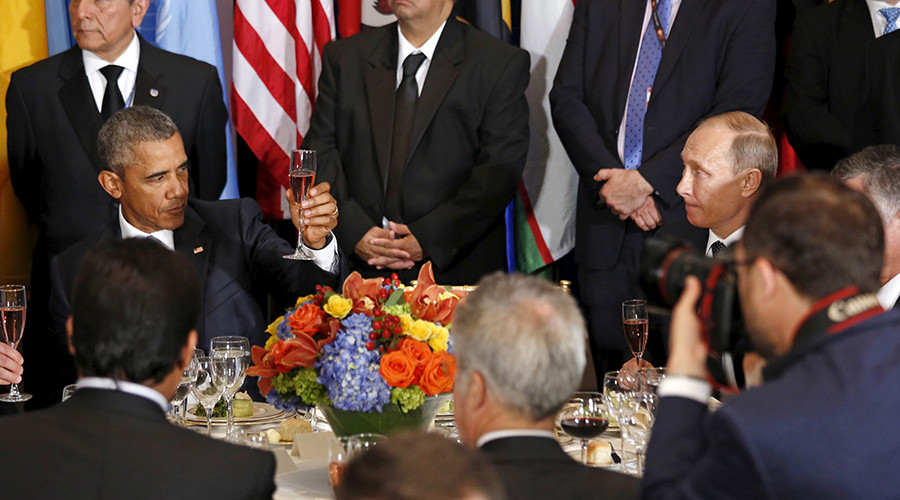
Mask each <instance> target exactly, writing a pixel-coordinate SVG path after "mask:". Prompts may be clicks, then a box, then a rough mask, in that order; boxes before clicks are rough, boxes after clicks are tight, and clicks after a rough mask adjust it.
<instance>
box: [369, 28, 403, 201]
mask: <svg viewBox="0 0 900 500" xmlns="http://www.w3.org/2000/svg"><path fill="white" fill-rule="evenodd" d="M382 29H384V30H385V31H384V33H385V36H384V37H383V38H382V40H381V43H379V44H378V45H377V46H376V47H375V50H374V51H372V54H371V55H370V56H369V61H368V62H369V65H370V66H371V67H370V68H369V70H368V71H367V72H366V94H367V95H368V98H369V99H368V101H369V121H370V122H371V124H372V140H373V141H374V142H375V154H376V156H377V157H378V171H379V173H380V174H381V185H382V193H383V192H384V186H385V185H386V183H387V178H388V169H389V168H390V158H391V156H390V155H391V130H392V128H393V123H394V98H395V97H396V91H397V24H396V23H394V24H390V25H388V26H387V27H385V28H382ZM382 196H383V195H382Z"/></svg>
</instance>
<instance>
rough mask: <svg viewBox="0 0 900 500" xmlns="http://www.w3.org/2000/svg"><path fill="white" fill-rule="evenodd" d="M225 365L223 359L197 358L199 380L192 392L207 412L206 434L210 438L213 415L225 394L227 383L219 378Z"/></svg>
mask: <svg viewBox="0 0 900 500" xmlns="http://www.w3.org/2000/svg"><path fill="white" fill-rule="evenodd" d="M223 364H224V360H223V359H222V358H214V357H209V356H202V357H198V358H197V380H196V381H195V382H194V386H193V387H192V388H191V392H192V393H193V394H194V397H196V398H197V400H198V401H200V404H201V405H202V406H203V409H204V410H205V411H206V434H207V435H208V436H212V414H213V411H214V410H215V407H216V403H217V402H218V401H219V398H220V397H222V393H223V392H225V381H224V380H222V379H221V378H220V376H219V374H220V373H222V371H224V370H223V369H222V366H221V365H223Z"/></svg>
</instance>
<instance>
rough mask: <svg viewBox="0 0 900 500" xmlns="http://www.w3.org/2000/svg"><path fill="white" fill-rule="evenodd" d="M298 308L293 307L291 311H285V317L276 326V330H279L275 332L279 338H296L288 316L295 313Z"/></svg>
mask: <svg viewBox="0 0 900 500" xmlns="http://www.w3.org/2000/svg"><path fill="white" fill-rule="evenodd" d="M296 311H297V310H296V309H291V310H290V311H288V312H286V313H284V319H283V320H281V323H279V324H278V326H277V327H276V328H275V331H276V332H278V333H276V334H275V336H276V337H278V339H279V340H287V339H292V338H294V332H292V331H291V325H289V324H288V316H290V315H291V314H294V313H295V312H296Z"/></svg>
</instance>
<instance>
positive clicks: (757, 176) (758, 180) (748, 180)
mask: <svg viewBox="0 0 900 500" xmlns="http://www.w3.org/2000/svg"><path fill="white" fill-rule="evenodd" d="M761 185H762V172H761V171H760V170H759V169H758V168H751V169H749V170H747V171H746V172H744V184H743V185H742V186H741V195H742V196H743V197H744V198H749V197H751V196H753V195H754V194H756V192H757V191H759V187H760V186H761Z"/></svg>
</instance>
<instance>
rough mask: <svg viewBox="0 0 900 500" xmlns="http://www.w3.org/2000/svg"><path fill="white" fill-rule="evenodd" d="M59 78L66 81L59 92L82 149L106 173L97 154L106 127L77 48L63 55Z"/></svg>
mask: <svg viewBox="0 0 900 500" xmlns="http://www.w3.org/2000/svg"><path fill="white" fill-rule="evenodd" d="M59 75H60V77H61V78H62V79H63V80H64V81H65V83H64V84H63V86H62V87H61V88H60V89H59V100H60V101H61V102H62V105H63V108H64V109H65V110H66V116H68V117H69V121H70V122H71V123H72V129H73V130H74V131H75V134H76V135H78V140H79V141H80V142H81V146H82V147H83V148H84V151H85V152H86V153H87V155H88V158H90V159H91V163H93V164H94V168H96V169H97V171H98V172H99V171H101V170H103V163H102V162H101V161H100V157H99V156H98V155H97V134H98V133H99V132H100V127H101V126H102V125H103V124H102V123H101V118H100V111H98V110H97V105H96V103H95V102H94V96H93V94H92V93H91V86H90V84H88V80H87V76H86V75H85V74H84V62H83V60H82V58H81V50H80V49H79V48H78V47H74V48H72V49H70V50H68V51H66V52H65V53H64V54H63V62H62V64H60V68H59Z"/></svg>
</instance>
